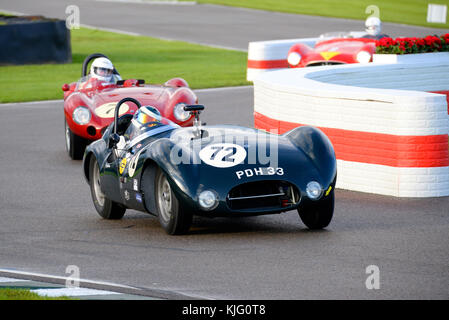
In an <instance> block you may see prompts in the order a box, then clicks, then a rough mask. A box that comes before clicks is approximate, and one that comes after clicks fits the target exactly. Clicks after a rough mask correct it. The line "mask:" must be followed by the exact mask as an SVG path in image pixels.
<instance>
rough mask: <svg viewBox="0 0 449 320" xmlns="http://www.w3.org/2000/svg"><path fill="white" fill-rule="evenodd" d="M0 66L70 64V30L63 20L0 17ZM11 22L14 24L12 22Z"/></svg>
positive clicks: (37, 17) (32, 17)
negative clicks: (0, 22)
mask: <svg viewBox="0 0 449 320" xmlns="http://www.w3.org/2000/svg"><path fill="white" fill-rule="evenodd" d="M0 17H1V18H2V22H4V23H5V24H1V25H0V43H1V46H2V47H1V50H0V65H8V64H12V65H21V64H41V63H69V62H71V61H72V50H71V45H70V30H68V29H67V28H66V23H65V21H64V20H56V19H47V18H44V17H41V16H20V17H6V16H0ZM12 20H14V21H12Z"/></svg>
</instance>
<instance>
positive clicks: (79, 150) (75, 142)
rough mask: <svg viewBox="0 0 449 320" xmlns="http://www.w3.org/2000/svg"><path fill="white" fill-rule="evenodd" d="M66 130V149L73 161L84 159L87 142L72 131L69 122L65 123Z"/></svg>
mask: <svg viewBox="0 0 449 320" xmlns="http://www.w3.org/2000/svg"><path fill="white" fill-rule="evenodd" d="M64 129H65V147H66V150H67V153H68V154H69V157H70V158H72V159H73V160H81V159H83V155H84V150H85V149H86V141H85V140H84V139H83V138H81V137H79V136H77V135H76V134H74V133H73V132H72V130H70V128H69V126H68V124H67V121H64Z"/></svg>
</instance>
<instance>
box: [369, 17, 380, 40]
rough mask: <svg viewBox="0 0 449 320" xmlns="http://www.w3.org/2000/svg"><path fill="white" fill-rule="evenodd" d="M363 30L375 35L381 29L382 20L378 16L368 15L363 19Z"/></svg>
mask: <svg viewBox="0 0 449 320" xmlns="http://www.w3.org/2000/svg"><path fill="white" fill-rule="evenodd" d="M365 28H366V29H365V30H366V32H367V33H368V34H369V35H371V36H377V35H379V34H380V32H381V30H382V22H381V21H380V19H379V18H378V17H369V18H368V19H366V21H365Z"/></svg>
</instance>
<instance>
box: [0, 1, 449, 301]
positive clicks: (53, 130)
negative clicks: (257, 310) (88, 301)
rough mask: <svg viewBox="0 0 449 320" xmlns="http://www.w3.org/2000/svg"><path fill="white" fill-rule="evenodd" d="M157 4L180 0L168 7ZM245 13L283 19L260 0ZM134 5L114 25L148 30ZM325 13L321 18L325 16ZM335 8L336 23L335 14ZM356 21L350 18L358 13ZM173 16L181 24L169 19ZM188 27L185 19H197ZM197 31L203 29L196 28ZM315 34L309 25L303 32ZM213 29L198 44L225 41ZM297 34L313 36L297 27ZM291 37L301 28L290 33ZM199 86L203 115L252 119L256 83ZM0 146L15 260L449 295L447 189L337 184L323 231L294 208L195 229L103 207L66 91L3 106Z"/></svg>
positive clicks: (4, 229) (201, 284)
mask: <svg viewBox="0 0 449 320" xmlns="http://www.w3.org/2000/svg"><path fill="white" fill-rule="evenodd" d="M70 2H71V4H73V3H75V4H76V3H80V4H82V5H83V6H84V5H87V4H88V2H86V1H82V2H81V1H70ZM50 3H51V4H53V6H50V5H49V4H50ZM59 3H61V4H59ZM64 3H65V2H64V1H47V0H45V1H41V2H39V10H41V11H39V12H35V13H44V14H46V15H48V14H49V13H51V12H50V11H46V10H56V11H57V10H59V9H58V8H59V7H58V6H60V7H62V6H64V5H63V4H64ZM89 3H90V5H92V6H97V5H98V3H97V2H89ZM118 5H119V4H113V5H111V6H112V7H113V6H118ZM22 6H24V7H22ZM33 6H35V7H37V6H38V5H37V4H34V2H32V3H30V2H25V1H21V0H18V1H17V0H16V1H14V2H11V3H9V2H5V1H3V0H2V1H0V10H1V9H4V10H11V11H18V12H24V13H30V12H31V11H37V8H35V9H36V10H35V9H34V8H33ZM80 6H81V5H80ZM83 6H81V9H82V10H83ZM134 6H138V5H131V4H128V5H126V6H125V5H123V4H122V7H120V8H121V9H122V11H121V12H122V13H123V12H124V11H123V10H128V9H127V8H133V7H134ZM141 6H142V5H141ZM102 7H104V3H102ZM151 7H152V8H153V6H151ZM190 7H191V6H183V7H182V8H181V9H179V10H187V9H185V8H190ZM201 7H203V6H198V8H200V9H201ZM204 7H206V8H209V7H213V8H216V6H204ZM106 8H108V9H105V10H103V11H102V12H103V14H104V15H102V17H103V18H102V19H106V20H107V12H109V10H110V12H111V13H110V14H112V12H114V10H115V11H116V12H117V8H115V9H114V10H112V9H109V8H111V7H110V6H107V7H106ZM164 8H167V9H164ZM25 9H27V10H25ZM148 10H149V9H148ZM151 10H155V9H151ZM158 10H169V9H168V6H160V8H159V9H158ZM170 10H173V9H170ZM177 10H178V9H177ZM188 10H191V9H188ZM228 10H230V9H229V8H226V9H223V11H224V12H227V11H228ZM46 12H48V13H46ZM151 12H152V11H151ZM233 12H235V14H237V13H241V14H243V13H245V15H247V16H251V15H252V14H255V15H259V14H267V15H268V14H270V15H272V16H273V17H275V16H279V19H280V20H282V17H284V15H280V14H271V13H265V12H256V13H254V12H252V11H251V10H240V9H236V10H235V11H233ZM161 14H162V13H161ZM123 16H124V17H125V18H122V19H120V21H121V22H120V23H121V24H122V25H120V26H118V25H117V23H114V24H113V25H106V26H104V27H109V28H111V27H115V28H117V29H119V28H120V29H124V30H127V29H126V28H125V27H126V25H128V27H129V29H128V30H127V31H131V32H138V31H141V30H144V29H145V30H148V32H150V31H151V28H140V27H139V30H136V26H137V24H135V25H134V27H133V21H132V19H131V18H129V16H127V15H123ZM288 16H289V15H288ZM126 17H128V18H126ZM172 18H173V16H172V17H171V18H170V19H172ZM308 18H310V19H312V18H313V17H308ZM82 19H83V18H82ZM136 19H137V18H136ZM204 19H206V20H207V19H212V18H211V17H204ZM297 19H298V18H297ZM317 19H318V20H314V23H315V26H316V28H315V29H313V30H318V28H321V27H322V26H321V24H320V21H321V19H322V18H317ZM148 20H150V21H152V20H151V19H148ZM298 20H299V19H298ZM312 20H313V19H312ZM335 20H336V19H330V20H324V21H329V22H328V23H329V24H328V26H331V25H332V24H333V22H334V21H335ZM135 21H137V20H135ZM173 21H175V19H174V18H173ZM181 21H190V23H191V28H194V27H195V26H196V24H194V23H193V22H192V21H194V20H191V19H188V18H186V19H184V20H181ZM200 21H202V22H204V20H200ZM215 21H217V23H216V24H212V25H211V29H213V28H218V29H220V28H219V26H218V25H219V24H220V21H221V22H222V23H224V22H223V21H225V19H224V18H223V19H222V20H218V18H217V19H215ZM236 21H238V20H236ZM253 21H256V18H254V20H253ZM345 21H346V20H344V21H342V23H348V24H350V23H354V22H353V21H346V22H345ZM82 23H85V24H93V23H92V22H91V21H90V22H89V21H86V22H83V21H82ZM186 23H187V22H186ZM204 23H206V22H204ZM357 23H358V22H357ZM318 26H319V27H318ZM348 26H350V25H348ZM165 27H166V30H169V27H170V26H169V24H167V25H166V26H165ZM178 27H179V29H180V30H182V28H181V27H186V25H185V24H182V23H180V24H179V26H178ZM161 28H162V27H161ZM186 28H187V27H186ZM329 28H330V27H328V29H327V30H325V31H328V30H331V29H329ZM348 28H349V29H353V28H352V27H348ZM348 28H344V29H348ZM398 28H399V26H398ZM203 29H204V25H203ZM332 29H333V30H335V29H340V27H339V28H332ZM230 30H232V29H227V31H226V33H227V32H229V31H230ZM248 30H251V28H249V29H248ZM420 30H423V29H420ZM262 31H263V29H260V30H259V38H256V37H255V38H254V39H251V40H257V39H260V38H263V36H264V35H263V34H262ZM167 32H168V31H167ZM189 32H191V33H192V34H195V32H196V31H195V30H190V31H189V30H186V34H189ZM223 32H224V33H225V31H223ZM245 32H246V31H245ZM253 32H256V31H255V30H253ZM242 33H243V32H242ZM248 35H249V33H247V34H246V35H242V34H237V35H235V36H236V40H235V42H226V39H227V38H226V37H223V41H221V42H220V41H218V42H215V43H214V44H215V45H218V46H226V47H235V48H240V49H244V46H243V43H244V41H246V40H245V37H247V36H248ZM314 35H315V33H312V32H311V31H310V30H309V33H308V34H304V36H314ZM201 36H202V35H198V38H196V41H194V42H209V40H213V39H212V38H204V39H203V38H201ZM298 36H302V35H301V34H298V33H296V35H295V36H294V37H298ZM287 37H293V35H292V34H291V33H290V34H284V35H283V36H282V38H287ZM169 38H176V34H175V33H173V34H169ZM216 38H217V39H218V38H219V39H221V38H220V37H216ZM232 38H233V37H232V35H229V39H230V40H231V39H232ZM269 38H280V36H279V35H274V34H273V36H272V35H270V36H269ZM239 41H241V44H239ZM245 46H247V43H246V45H245ZM197 93H198V96H199V99H200V101H201V103H203V104H205V105H206V106H207V108H208V109H207V111H206V112H204V114H203V117H202V119H203V121H205V122H207V123H208V124H218V123H233V124H240V125H247V126H251V125H252V102H253V101H252V88H251V87H241V88H233V89H215V90H198V91H197ZM0 150H1V151H0V163H1V164H2V166H1V168H0V178H1V184H0V219H1V220H0V243H1V246H0V268H3V269H6V268H10V269H17V270H21V271H29V272H36V273H44V274H53V275H58V276H64V275H66V274H65V270H66V267H67V266H68V265H76V266H78V267H79V268H80V276H81V277H82V278H83V279H90V280H99V281H108V282H112V283H118V284H124V285H128V286H133V287H139V288H145V289H146V290H147V291H148V292H149V294H150V295H151V292H154V293H156V292H171V293H172V294H174V295H175V294H179V295H185V296H192V297H201V298H211V299H448V298H449V289H448V288H449V268H448V266H449V259H448V257H449V237H448V230H449V199H448V197H445V198H428V199H396V198H393V197H386V196H378V195H371V194H364V193H358V192H350V191H345V190H338V189H337V190H336V199H337V202H336V209H335V215H334V219H333V221H332V223H331V225H330V226H329V228H327V229H326V230H324V231H318V232H311V231H308V230H307V229H306V228H305V227H304V225H302V223H301V222H300V220H299V217H298V215H297V213H296V212H293V211H292V212H288V213H285V214H282V215H270V216H263V217H252V218H239V219H233V220H231V219H213V220H209V219H204V218H202V219H200V218H197V219H195V220H194V224H193V227H192V230H191V232H190V234H189V235H186V236H177V237H172V236H167V235H166V234H165V232H164V231H163V230H162V228H161V227H160V226H159V223H158V221H157V219H156V218H154V217H152V216H149V215H146V214H143V213H139V212H136V211H129V212H128V213H127V214H126V215H125V217H124V218H123V219H122V220H120V221H105V220H102V219H100V217H99V216H98V215H97V214H96V212H95V209H94V207H93V204H92V201H91V197H90V192H89V188H88V185H87V184H86V182H85V181H84V178H83V176H82V173H81V163H80V161H71V160H69V158H68V156H67V155H66V153H65V149H64V135H63V112H62V101H48V102H39V103H20V104H5V105H0ZM370 265H376V266H378V267H379V270H380V288H379V289H377V290H376V289H372V290H369V289H367V287H366V283H365V282H366V280H367V277H368V276H369V274H367V273H366V268H367V267H368V266H370Z"/></svg>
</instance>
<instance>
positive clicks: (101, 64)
mask: <svg viewBox="0 0 449 320" xmlns="http://www.w3.org/2000/svg"><path fill="white" fill-rule="evenodd" d="M113 71H114V65H113V64H112V62H111V60H109V59H107V58H103V57H101V58H97V59H95V60H94V62H92V65H91V66H90V75H91V76H92V77H93V78H96V79H98V80H101V81H105V82H111V80H112V72H113Z"/></svg>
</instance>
